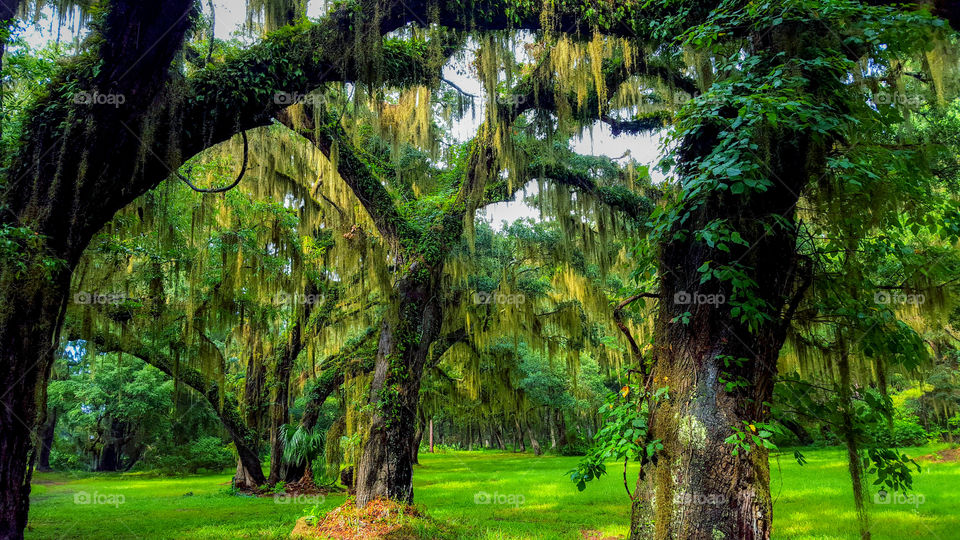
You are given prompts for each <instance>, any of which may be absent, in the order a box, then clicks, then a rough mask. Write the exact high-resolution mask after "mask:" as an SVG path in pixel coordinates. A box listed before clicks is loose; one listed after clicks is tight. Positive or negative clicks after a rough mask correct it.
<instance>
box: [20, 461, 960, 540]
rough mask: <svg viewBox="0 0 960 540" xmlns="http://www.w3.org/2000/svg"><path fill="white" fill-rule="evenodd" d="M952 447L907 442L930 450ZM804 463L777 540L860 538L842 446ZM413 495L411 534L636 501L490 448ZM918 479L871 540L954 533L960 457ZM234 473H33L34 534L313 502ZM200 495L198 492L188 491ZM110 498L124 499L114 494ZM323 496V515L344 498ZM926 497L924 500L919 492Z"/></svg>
mask: <svg viewBox="0 0 960 540" xmlns="http://www.w3.org/2000/svg"><path fill="white" fill-rule="evenodd" d="M943 447H944V445H939V446H936V447H925V448H921V449H909V450H908V453H909V454H910V455H911V456H921V455H924V454H930V453H931V452H933V451H934V450H939V449H942V448H943ZM805 454H806V457H807V459H808V463H807V465H805V466H803V467H800V466H798V465H797V463H796V462H795V461H794V460H793V459H792V457H791V456H792V453H791V452H785V453H784V454H783V455H782V457H780V459H779V462H778V461H777V460H776V459H774V460H772V462H771V468H772V471H771V477H772V482H771V491H772V496H773V500H774V535H773V537H774V538H775V539H777V540H800V539H804V540H810V539H816V540H827V539H830V540H833V539H837V540H839V539H847V538H855V537H857V536H858V533H857V529H856V517H855V515H854V509H853V501H852V498H851V495H850V486H849V477H848V475H847V469H846V463H845V462H844V452H843V450H840V449H836V448H828V449H820V450H807V451H806V452H805ZM420 460H421V462H422V463H423V464H422V465H420V466H418V467H416V468H415V472H414V474H415V491H414V494H415V498H416V501H417V504H418V506H419V505H422V508H425V509H426V511H427V513H428V516H429V519H423V520H419V519H418V520H412V521H411V523H410V524H409V526H408V527H406V528H405V529H404V530H403V531H402V532H403V536H401V537H404V538H417V537H420V538H436V537H439V536H445V537H453V538H471V539H472V538H481V539H493V538H497V539H505V538H510V539H514V538H516V539H519V538H569V539H575V538H576V539H582V538H609V537H620V536H622V535H625V534H626V532H627V521H628V519H629V511H630V507H629V504H628V503H627V500H626V494H625V493H624V489H623V483H622V478H621V476H620V474H619V472H618V470H617V469H616V467H615V466H613V465H611V466H610V468H609V470H610V472H611V473H612V474H610V475H608V476H607V477H605V478H603V479H602V480H600V481H599V482H594V483H592V485H590V486H589V487H587V490H586V491H584V492H582V493H580V492H578V491H577V489H576V487H575V486H574V485H573V484H572V483H571V482H570V481H569V480H568V477H567V476H566V475H565V474H564V473H565V472H566V471H568V470H570V469H571V468H573V466H574V464H575V463H576V462H577V460H578V458H574V457H555V456H543V457H539V458H538V457H534V456H533V455H531V454H511V453H506V454H503V453H494V452H486V451H484V452H450V453H445V454H433V455H430V454H421V456H420ZM921 465H922V466H923V472H922V473H921V474H919V475H917V476H916V479H915V481H914V487H915V491H914V493H915V494H916V495H922V496H923V502H922V503H921V504H916V505H911V504H897V503H896V502H893V503H888V504H877V503H875V502H874V500H873V497H872V495H871V496H870V498H869V502H868V506H869V509H870V511H871V519H872V522H873V526H872V533H873V538H874V540H893V539H900V538H918V539H924V538H929V539H931V540H945V539H948V538H957V537H958V536H957V531H960V512H958V511H957V508H960V490H957V489H956V486H957V485H960V463H958V462H956V461H944V462H937V461H922V462H921ZM229 480H230V475H229V474H227V473H224V474H214V475H198V476H187V477H183V478H164V477H156V476H151V475H144V474H83V475H78V474H67V473H38V474H36V475H35V486H34V492H33V497H32V500H33V504H32V506H31V511H30V526H29V529H28V530H27V533H26V534H27V538H34V539H39V538H83V539H87V538H151V539H154V538H157V539H160V538H210V539H213V538H217V539H219V538H287V537H288V536H289V534H290V531H291V530H292V529H293V527H294V524H295V523H296V521H297V519H298V518H300V517H301V516H303V515H304V513H305V512H306V510H307V509H308V508H309V507H310V506H312V505H313V501H309V500H306V499H304V500H297V499H293V500H290V498H287V499H284V498H282V497H281V498H278V499H274V498H270V497H238V496H234V495H230V494H229V493H228V492H227V489H226V488H227V487H229ZM80 492H85V493H87V494H88V495H89V496H90V498H93V497H94V494H96V495H98V496H100V500H101V501H104V502H106V501H108V500H109V499H106V498H105V497H109V496H111V495H114V496H115V495H123V496H124V498H123V503H122V504H118V505H111V504H109V503H105V504H76V503H75V502H74V500H75V496H76V495H77V494H78V493H80ZM188 493H192V495H188ZM114 500H115V501H116V500H118V499H117V498H116V497H115V498H114ZM344 500H345V495H344V494H331V495H327V496H326V497H325V498H324V499H323V502H322V503H321V510H322V511H329V510H332V509H334V508H336V507H337V506H339V505H341V504H342V503H343V502H344ZM914 500H915V501H916V500H919V497H915V499H914Z"/></svg>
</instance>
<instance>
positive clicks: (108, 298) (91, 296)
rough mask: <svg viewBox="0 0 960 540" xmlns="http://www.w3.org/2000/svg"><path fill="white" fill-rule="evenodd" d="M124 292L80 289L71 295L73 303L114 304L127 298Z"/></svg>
mask: <svg viewBox="0 0 960 540" xmlns="http://www.w3.org/2000/svg"><path fill="white" fill-rule="evenodd" d="M129 299H130V298H129V297H128V296H127V295H126V294H125V293H97V292H88V291H80V292H78V293H77V294H75V295H73V303H75V304H83V305H88V306H89V305H98V306H107V305H111V306H116V305H118V304H122V303H124V302H126V301H127V300H129Z"/></svg>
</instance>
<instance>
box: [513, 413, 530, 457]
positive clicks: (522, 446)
mask: <svg viewBox="0 0 960 540" xmlns="http://www.w3.org/2000/svg"><path fill="white" fill-rule="evenodd" d="M513 422H514V424H515V426H516V429H517V431H516V439H515V440H516V444H514V446H513V451H514V452H520V453H523V452H526V451H527V445H526V443H524V442H523V428H522V427H520V418H519V415H518V416H517V417H516V418H514V419H513Z"/></svg>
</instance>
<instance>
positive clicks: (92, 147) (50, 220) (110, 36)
mask: <svg viewBox="0 0 960 540" xmlns="http://www.w3.org/2000/svg"><path fill="white" fill-rule="evenodd" d="M192 11H193V2H191V1H189V0H172V1H170V2H163V3H154V2H133V1H122V0H116V1H114V2H111V3H110V9H109V11H108V12H107V14H106V17H105V20H104V21H103V24H102V26H101V30H102V32H103V38H104V39H103V41H102V45H101V46H100V48H99V50H98V53H99V57H100V59H101V61H102V62H101V63H100V64H99V65H100V66H102V69H100V70H99V71H92V70H91V71H92V72H91V73H84V74H83V75H82V76H81V78H80V79H79V80H78V81H77V83H78V84H79V85H82V86H80V87H79V91H85V92H94V91H99V92H100V93H111V94H116V95H121V94H122V95H123V96H124V98H125V106H124V107H119V108H114V107H106V106H98V105H92V106H89V107H88V110H87V111H85V113H86V118H84V119H83V120H82V121H67V120H66V118H67V114H68V111H69V110H71V109H72V108H73V106H71V105H70V104H69V103H70V102H71V100H70V99H69V98H70V97H71V96H67V95H65V94H64V93H62V92H61V89H59V88H58V89H57V91H56V92H53V93H52V94H51V95H50V96H49V97H47V98H43V99H42V101H41V103H40V104H39V105H38V107H37V109H36V111H35V113H36V116H37V121H36V122H33V123H31V124H30V125H29V126H27V127H26V128H25V130H24V141H25V144H26V145H27V146H24V149H23V150H22V151H21V153H20V154H19V155H18V156H17V157H16V158H15V159H14V162H13V165H12V167H11V169H10V171H9V180H10V181H9V183H7V185H6V190H5V192H4V195H3V203H4V204H5V206H6V207H7V208H6V210H7V211H5V212H4V213H3V217H2V218H0V220H2V221H3V223H5V224H12V225H13V226H19V227H28V228H29V229H30V230H31V231H32V232H34V233H35V234H36V235H37V236H36V240H37V242H36V244H31V245H30V246H27V245H23V246H21V251H20V257H21V260H20V261H19V262H20V263H21V264H22V265H23V266H22V267H19V268H18V266H19V265H18V264H9V263H5V264H3V265H2V268H0V306H3V307H2V308H0V366H2V369H0V388H2V389H3V392H4V393H3V395H2V397H0V401H2V403H0V538H21V537H22V536H23V528H24V527H25V526H26V520H27V510H28V507H29V493H30V486H29V480H30V469H31V468H32V464H30V463H28V462H27V455H28V453H29V449H30V446H31V438H30V432H31V430H32V429H33V428H34V423H35V421H36V414H37V406H36V403H37V401H36V400H37V389H38V384H39V383H44V382H45V381H46V378H47V376H48V374H49V370H50V366H51V364H52V362H53V354H54V352H55V350H56V348H57V346H58V343H59V335H58V333H59V328H60V324H61V322H62V314H63V311H64V307H65V305H66V302H67V297H68V292H69V290H70V274H71V272H72V270H73V268H74V266H75V265H76V263H77V261H78V259H79V257H80V254H81V252H82V251H83V249H84V248H85V247H86V245H87V243H88V242H89V240H90V238H91V236H92V235H93V234H94V233H96V231H97V230H99V229H100V227H102V225H103V224H104V223H105V222H106V221H107V220H109V219H110V218H111V217H112V216H113V214H114V212H115V211H116V210H117V209H119V208H121V207H122V206H123V205H125V204H126V203H128V202H129V201H131V200H133V198H135V197H136V196H137V195H139V194H140V193H142V192H143V190H144V189H146V187H144V185H143V183H142V181H143V177H144V176H147V175H145V174H142V173H137V163H138V160H137V159H136V158H135V157H132V158H130V159H120V160H117V159H116V156H118V155H125V156H138V155H140V152H138V151H137V148H139V146H140V143H139V141H136V140H135V139H136V137H130V131H129V130H128V129H127V128H126V127H124V126H130V127H131V128H132V129H134V130H135V131H136V130H139V129H140V128H141V127H142V119H143V118H142V116H143V112H142V111H144V110H147V109H148V108H149V106H150V104H151V103H152V102H153V100H154V98H155V97H156V95H157V93H158V92H159V91H160V89H162V88H163V87H164V83H165V81H166V79H167V78H168V75H169V70H168V67H169V66H170V63H171V61H172V59H173V57H174V55H175V53H176V52H177V51H178V50H180V48H181V44H182V43H183V37H184V34H185V32H186V30H187V27H188V26H189V24H190V16H189V15H190V13H192ZM61 122H62V123H61ZM107 133H109V136H105V134H107ZM98 135H104V136H102V137H101V138H100V139H99V142H100V143H101V144H80V142H79V141H89V140H91V139H97V136H98ZM81 148H82V150H78V149H81ZM86 171H89V174H87V172H86ZM158 173H159V171H156V172H155V173H154V176H155V177H156V180H155V181H153V180H150V181H148V185H155V184H156V182H159V181H160V180H161V179H162V178H163V177H164V176H166V174H158ZM78 201H79V202H78Z"/></svg>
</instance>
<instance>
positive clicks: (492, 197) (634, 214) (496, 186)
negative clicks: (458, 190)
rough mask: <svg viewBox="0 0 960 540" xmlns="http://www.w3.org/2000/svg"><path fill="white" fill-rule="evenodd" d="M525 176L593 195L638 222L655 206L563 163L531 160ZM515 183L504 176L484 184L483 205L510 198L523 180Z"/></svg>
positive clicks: (628, 191) (647, 215)
mask: <svg viewBox="0 0 960 540" xmlns="http://www.w3.org/2000/svg"><path fill="white" fill-rule="evenodd" d="M524 176H525V177H526V178H545V179H547V180H549V181H551V182H554V183H557V184H560V185H564V186H569V187H570V188H573V189H575V190H577V191H578V192H580V193H583V194H587V195H590V196H593V197H595V198H596V199H597V200H598V201H599V202H601V203H603V204H605V205H607V206H609V207H610V208H613V209H614V210H617V211H620V212H623V214H624V215H626V216H628V217H629V218H630V219H632V220H634V221H637V222H641V223H642V222H643V221H644V220H646V218H648V217H649V215H650V212H651V211H652V210H653V207H654V204H653V202H652V201H651V200H650V199H648V198H646V197H644V196H642V195H638V194H637V193H634V192H632V191H630V190H629V189H627V188H626V187H624V186H618V185H614V186H601V185H599V184H598V183H597V182H596V180H594V179H593V178H592V177H591V176H590V174H588V173H587V172H585V171H582V170H579V169H576V168H574V167H571V166H567V165H566V164H562V163H550V164H546V163H533V164H531V165H530V166H529V167H528V171H527V172H526V174H525V175H524ZM518 184H520V185H513V186H510V185H509V184H508V183H507V181H506V180H499V181H497V182H496V183H493V184H491V185H489V186H487V188H486V192H485V193H484V198H483V202H482V205H483V206H486V205H489V204H496V203H498V202H504V201H511V200H513V199H514V197H515V196H516V193H517V192H518V191H519V190H520V189H522V188H523V185H522V183H518ZM511 188H512V189H511Z"/></svg>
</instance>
